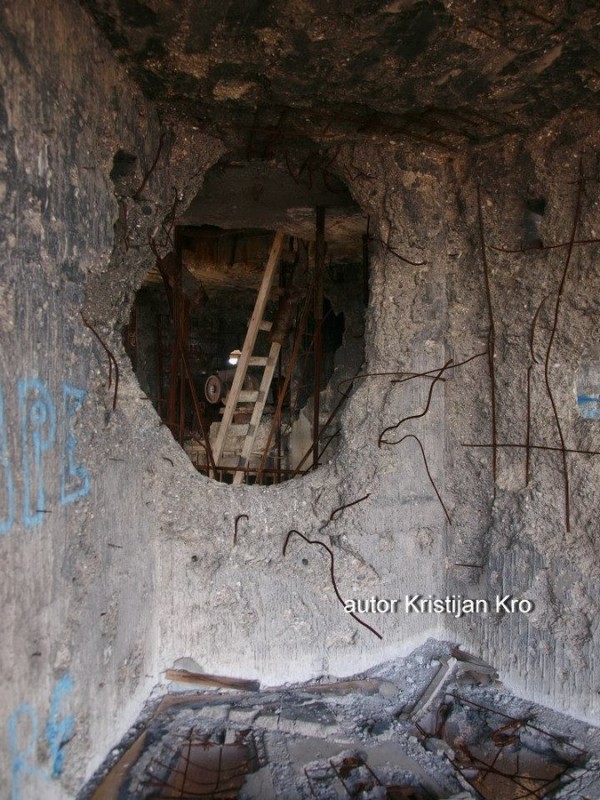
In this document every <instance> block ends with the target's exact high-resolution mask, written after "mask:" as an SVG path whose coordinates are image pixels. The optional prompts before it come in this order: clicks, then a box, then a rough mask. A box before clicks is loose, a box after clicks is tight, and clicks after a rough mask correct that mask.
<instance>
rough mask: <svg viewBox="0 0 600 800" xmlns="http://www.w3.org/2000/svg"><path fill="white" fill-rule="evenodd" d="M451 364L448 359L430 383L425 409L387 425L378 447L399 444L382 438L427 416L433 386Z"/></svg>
mask: <svg viewBox="0 0 600 800" xmlns="http://www.w3.org/2000/svg"><path fill="white" fill-rule="evenodd" d="M451 364H452V359H450V360H449V361H446V363H445V364H444V366H443V367H442V368H441V369H440V370H438V373H437V375H436V376H435V377H434V379H433V380H432V381H431V385H430V387H429V393H428V396H427V403H426V405H425V408H424V409H423V411H421V412H419V413H418V414H410V415H409V416H408V417H403V418H402V419H401V420H400V421H399V422H397V423H396V424H395V425H388V427H387V428H384V429H383V430H382V431H381V433H380V434H379V439H378V442H377V444H378V445H379V447H381V445H382V444H400V441H402V440H398V441H396V442H390V441H389V440H386V439H384V438H383V437H384V436H385V434H386V433H389V431H395V430H396V429H397V428H399V427H400V425H402V424H403V423H405V422H408V421H409V420H411V419H420V418H421V417H424V416H425V415H426V414H427V412H428V411H429V406H430V405H431V398H432V397H433V390H434V388H435V385H436V383H437V382H438V381H439V380H440V379H441V377H442V374H443V373H444V372H445V370H446V369H448V367H449V366H450V365H451Z"/></svg>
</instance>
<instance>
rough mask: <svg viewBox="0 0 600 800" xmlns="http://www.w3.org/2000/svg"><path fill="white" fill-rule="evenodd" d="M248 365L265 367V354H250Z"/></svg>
mask: <svg viewBox="0 0 600 800" xmlns="http://www.w3.org/2000/svg"><path fill="white" fill-rule="evenodd" d="M248 366H249V367H266V366H267V356H250V358H249V359H248Z"/></svg>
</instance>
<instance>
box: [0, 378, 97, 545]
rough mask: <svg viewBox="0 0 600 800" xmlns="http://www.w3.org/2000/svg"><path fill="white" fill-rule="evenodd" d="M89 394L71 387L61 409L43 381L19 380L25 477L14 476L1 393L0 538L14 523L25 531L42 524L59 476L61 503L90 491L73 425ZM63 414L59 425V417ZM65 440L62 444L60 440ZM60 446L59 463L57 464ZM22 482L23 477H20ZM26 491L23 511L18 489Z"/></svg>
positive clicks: (65, 390)
mask: <svg viewBox="0 0 600 800" xmlns="http://www.w3.org/2000/svg"><path fill="white" fill-rule="evenodd" d="M85 397H86V392H85V391H84V390H83V389H77V388H75V387H74V386H71V385H70V384H68V383H64V384H63V386H62V405H61V406H59V407H58V412H57V404H55V402H54V400H53V399H52V395H51V394H50V392H49V391H48V389H47V387H46V385H45V383H44V382H43V381H41V380H40V379H39V378H26V379H23V380H19V381H18V382H17V402H18V415H19V429H18V430H19V437H18V438H19V442H18V445H19V446H18V448H17V449H18V450H19V455H20V469H21V474H20V475H19V476H17V475H16V467H15V462H16V461H17V460H18V456H17V454H15V453H11V445H10V442H11V436H10V433H9V431H10V428H9V422H8V419H7V414H6V408H5V403H4V395H3V393H2V390H1V389H0V535H1V534H5V533H8V531H10V529H11V528H12V527H13V525H14V524H15V522H17V521H22V523H23V525H24V526H25V527H27V528H32V527H34V526H35V525H39V524H40V523H41V522H42V520H43V519H44V517H45V514H46V513H47V511H48V508H47V503H48V497H47V495H48V485H49V484H50V485H52V486H53V485H55V484H54V482H53V479H54V475H59V482H60V488H59V498H58V499H59V502H60V503H61V505H63V506H64V505H68V504H69V503H73V502H75V500H78V499H79V498H80V497H84V496H85V495H86V494H88V492H89V491H90V477H89V474H88V472H87V470H86V468H85V467H84V466H83V465H82V464H80V463H78V460H77V453H76V451H77V437H76V435H75V430H74V425H75V419H76V416H77V413H78V412H79V410H80V408H81V407H82V406H83V402H84V400H85ZM59 413H60V416H61V420H60V425H59V420H58V416H59ZM58 435H61V436H62V443H61V442H57V436H58ZM59 448H60V454H59V459H60V463H59V464H56V463H55V462H56V459H57V453H56V451H57V450H58V449H59ZM19 478H20V479H19ZM17 486H21V487H22V490H21V491H22V497H21V498H20V501H19V504H20V513H18V512H17V505H18V503H17V496H16V487H17Z"/></svg>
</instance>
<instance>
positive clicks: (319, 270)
mask: <svg viewBox="0 0 600 800" xmlns="http://www.w3.org/2000/svg"><path fill="white" fill-rule="evenodd" d="M316 236H317V238H316V243H315V310H314V315H315V343H314V383H313V386H314V391H313V464H312V466H313V469H316V468H317V466H318V464H319V424H320V412H321V370H322V358H323V273H324V270H325V208H324V206H317V232H316Z"/></svg>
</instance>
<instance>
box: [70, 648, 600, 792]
mask: <svg viewBox="0 0 600 800" xmlns="http://www.w3.org/2000/svg"><path fill="white" fill-rule="evenodd" d="M179 666H181V665H179ZM186 666H187V667H188V669H187V670H179V671H176V670H173V671H169V672H168V673H167V675H168V676H169V677H171V678H178V681H176V682H173V683H172V685H171V690H170V691H169V693H168V694H166V695H165V694H162V696H160V697H157V698H154V699H153V700H152V701H151V702H150V703H149V704H148V707H147V709H146V711H145V713H144V715H143V717H142V718H141V719H140V721H139V722H138V724H137V725H136V726H135V727H134V729H132V730H131V731H130V732H129V734H128V735H127V736H126V737H125V739H124V740H123V742H122V743H121V744H120V745H119V746H118V747H116V748H115V749H114V750H113V751H112V752H111V754H110V755H109V757H108V758H107V760H106V762H105V764H104V765H103V767H101V768H100V770H99V771H98V773H97V774H96V775H95V776H94V778H93V779H92V780H91V781H90V783H89V784H88V785H87V786H86V787H85V788H84V789H83V790H82V791H81V793H80V794H79V798H78V800H126V798H139V800H151V798H152V799H155V800H162V799H163V798H165V799H166V798H180V799H184V798H185V800H192V798H220V799H221V800H234V798H239V799H240V800H271V798H283V799H284V800H295V799H297V800H300V799H302V800H304V799H305V798H319V799H320V800H337V799H338V798H362V800H383V798H416V799H417V800H431V799H433V798H454V800H468V798H484V800H521V799H523V800H524V799H525V798H533V799H535V798H551V797H552V798H561V800H566V798H572V799H573V800H574V799H575V798H579V800H586V798H588V800H593V798H598V797H600V730H598V729H597V728H594V727H591V726H589V725H587V724H586V723H583V722H580V721H577V720H574V719H572V718H570V717H566V716H564V715H561V714H558V713H556V712H553V711H550V710H548V709H546V708H542V707H540V706H537V705H534V704H532V703H530V702H528V701H526V700H522V699H519V698H517V697H515V696H514V695H512V694H511V693H510V692H509V691H508V690H507V689H506V688H505V687H504V686H503V685H502V684H501V683H500V682H499V681H498V680H497V676H496V674H495V672H494V669H493V667H490V666H489V665H486V664H484V663H483V662H481V661H479V660H478V659H475V658H473V657H472V656H470V655H469V654H467V653H465V652H464V651H461V650H460V648H458V647H457V646H455V645H453V644H451V643H448V642H438V641H434V640H430V641H428V642H427V643H426V644H425V645H423V646H422V647H420V648H419V649H417V650H415V651H414V652H413V653H412V654H411V655H410V656H408V657H406V658H402V659H397V660H395V661H392V662H388V663H386V664H383V665H380V666H378V667H376V668H373V669H371V670H369V671H368V672H366V673H363V674H361V675H356V676H353V677H351V678H347V679H344V680H331V679H330V678H328V677H325V676H324V677H322V678H321V679H320V680H319V681H316V682H314V683H312V684H304V685H296V686H286V687H278V688H274V689H261V688H260V687H259V686H258V684H253V682H251V681H248V682H243V681H239V682H236V681H232V683H233V684H234V685H235V684H237V685H238V687H239V688H237V689H231V688H219V689H217V690H215V689H208V690H207V689H203V690H200V691H195V692H193V693H190V691H189V688H190V683H194V682H196V683H208V682H211V681H212V682H213V684H214V683H219V680H218V679H214V676H212V678H211V677H209V676H202V675H201V674H194V673H193V672H192V671H190V670H189V662H188V663H187V664H186ZM184 680H185V683H184V682H182V681H184ZM224 683H228V681H227V679H224Z"/></svg>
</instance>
